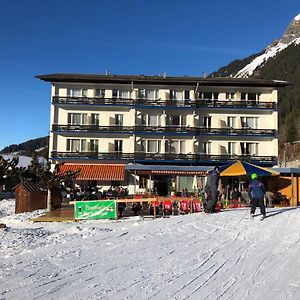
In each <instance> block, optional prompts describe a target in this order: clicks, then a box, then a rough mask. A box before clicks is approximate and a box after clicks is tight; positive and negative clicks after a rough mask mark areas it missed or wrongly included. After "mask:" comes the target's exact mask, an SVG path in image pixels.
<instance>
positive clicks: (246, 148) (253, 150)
mask: <svg viewBox="0 0 300 300" xmlns="http://www.w3.org/2000/svg"><path fill="white" fill-rule="evenodd" d="M240 147H241V154H242V155H257V154H258V143H240Z"/></svg>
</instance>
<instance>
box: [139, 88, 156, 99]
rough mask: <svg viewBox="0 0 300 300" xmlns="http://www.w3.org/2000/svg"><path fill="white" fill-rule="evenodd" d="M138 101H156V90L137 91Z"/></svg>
mask: <svg viewBox="0 0 300 300" xmlns="http://www.w3.org/2000/svg"><path fill="white" fill-rule="evenodd" d="M138 97H139V99H147V100H157V99H158V90H146V89H141V90H139V95H138Z"/></svg>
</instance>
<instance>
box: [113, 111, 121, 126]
mask: <svg viewBox="0 0 300 300" xmlns="http://www.w3.org/2000/svg"><path fill="white" fill-rule="evenodd" d="M115 125H116V126H123V115H121V114H116V115H115Z"/></svg>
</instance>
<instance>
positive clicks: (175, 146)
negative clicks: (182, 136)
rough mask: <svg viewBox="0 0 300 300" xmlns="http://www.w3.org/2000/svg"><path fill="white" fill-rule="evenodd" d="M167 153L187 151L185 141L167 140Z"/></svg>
mask: <svg viewBox="0 0 300 300" xmlns="http://www.w3.org/2000/svg"><path fill="white" fill-rule="evenodd" d="M165 151H166V153H186V147H185V141H172V140H168V141H165Z"/></svg>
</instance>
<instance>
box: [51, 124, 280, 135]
mask: <svg viewBox="0 0 300 300" xmlns="http://www.w3.org/2000/svg"><path fill="white" fill-rule="evenodd" d="M52 131H54V132H74V133H75V132H80V133H94V132H100V133H112V132H113V133H122V134H136V133H142V134H143V133H144V134H147V133H157V134H170V133H176V134H178V133H179V134H180V133H181V134H189V135H227V136H228V135H229V136H241V135H242V136H272V137H277V130H274V129H253V128H248V127H247V128H229V127H228V128H206V127H189V126H182V127H179V126H178V125H173V126H120V125H115V126H99V125H58V124H54V125H52Z"/></svg>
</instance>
